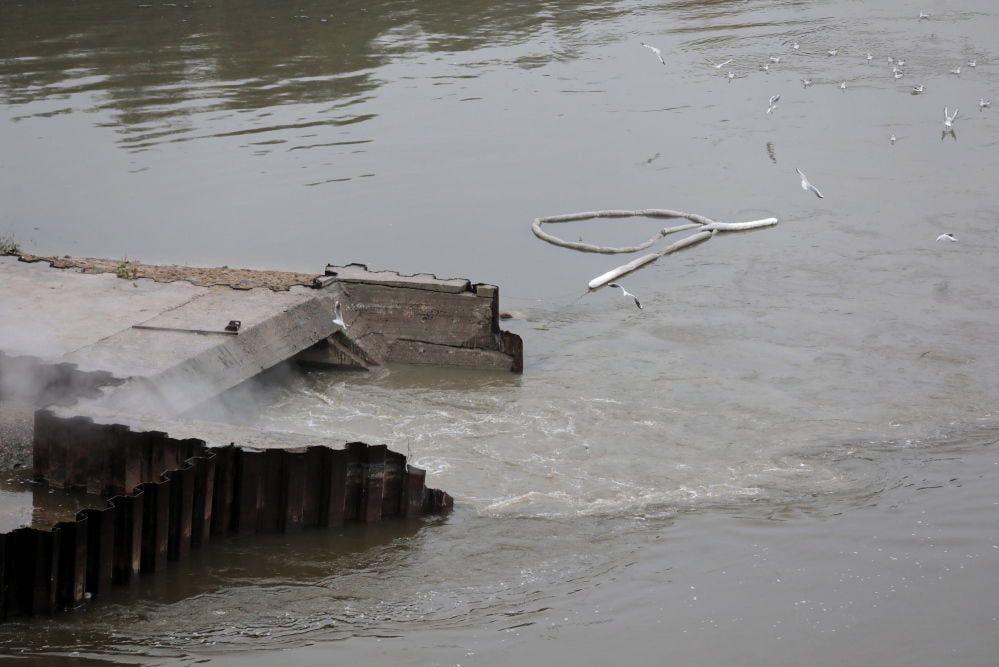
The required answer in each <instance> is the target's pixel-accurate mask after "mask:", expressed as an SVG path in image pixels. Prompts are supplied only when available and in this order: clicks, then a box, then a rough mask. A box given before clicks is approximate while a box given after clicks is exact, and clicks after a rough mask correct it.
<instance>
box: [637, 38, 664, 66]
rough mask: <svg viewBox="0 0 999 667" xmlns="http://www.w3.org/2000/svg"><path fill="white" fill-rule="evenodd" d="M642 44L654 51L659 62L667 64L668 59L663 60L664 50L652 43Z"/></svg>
mask: <svg viewBox="0 0 999 667" xmlns="http://www.w3.org/2000/svg"><path fill="white" fill-rule="evenodd" d="M642 46H644V47H645V48H647V49H648V50H649V51H652V53H654V54H656V58H659V62H661V63H662V64H663V65H665V64H666V61H665V60H663V52H662V50H661V49H657V48H656V47H654V46H652V45H651V44H646V43H645V42H642Z"/></svg>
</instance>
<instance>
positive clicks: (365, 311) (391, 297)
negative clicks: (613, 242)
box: [313, 264, 523, 373]
mask: <svg viewBox="0 0 999 667" xmlns="http://www.w3.org/2000/svg"><path fill="white" fill-rule="evenodd" d="M326 272H327V275H328V276H332V277H335V278H336V281H335V282H334V283H332V284H331V285H330V286H329V287H328V288H327V289H330V290H333V291H335V292H336V293H337V294H338V295H339V300H340V302H341V305H342V307H343V313H344V320H345V322H346V323H347V327H348V328H347V330H346V331H345V332H344V334H345V335H346V336H347V337H348V338H349V339H350V341H351V342H352V343H353V344H354V345H355V346H357V347H358V348H360V349H361V350H363V352H364V353H365V354H366V355H367V356H368V357H370V358H372V359H374V360H376V361H377V362H379V363H388V362H397V363H408V364H433V365H440V366H459V367H466V368H489V369H496V370H511V371H514V372H518V373H519V372H521V371H522V370H523V343H522V341H521V340H520V337H518V336H516V335H514V334H511V333H509V332H504V331H501V330H500V328H499V289H498V288H497V287H496V286H494V285H486V284H481V283H480V284H475V285H473V284H472V283H471V282H469V281H467V280H460V279H449V280H441V279H439V278H437V277H435V276H432V275H429V274H418V275H413V276H405V275H400V274H398V273H395V272H392V271H368V269H367V267H365V266H364V265H363V264H350V265H347V266H333V265H330V266H327V268H326ZM313 360H314V361H315V359H313Z"/></svg>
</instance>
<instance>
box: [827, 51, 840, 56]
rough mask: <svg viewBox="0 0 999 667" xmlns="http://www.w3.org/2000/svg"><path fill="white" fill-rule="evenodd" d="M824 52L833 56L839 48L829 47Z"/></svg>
mask: <svg viewBox="0 0 999 667" xmlns="http://www.w3.org/2000/svg"><path fill="white" fill-rule="evenodd" d="M826 53H828V54H829V55H831V56H834V55H836V54H837V53H839V49H829V50H828V51H826Z"/></svg>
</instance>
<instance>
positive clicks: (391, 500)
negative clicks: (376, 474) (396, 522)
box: [382, 449, 406, 519]
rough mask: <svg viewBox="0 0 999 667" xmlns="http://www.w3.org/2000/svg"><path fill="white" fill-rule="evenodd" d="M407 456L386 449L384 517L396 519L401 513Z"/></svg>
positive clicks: (383, 492)
mask: <svg viewBox="0 0 999 667" xmlns="http://www.w3.org/2000/svg"><path fill="white" fill-rule="evenodd" d="M405 468H406V457H405V456H403V455H402V454H399V453H398V452H393V451H392V450H389V449H386V451H385V479H384V485H383V487H382V518H383V519H394V518H395V517H397V516H399V514H400V513H401V506H402V480H403V475H404V473H405Z"/></svg>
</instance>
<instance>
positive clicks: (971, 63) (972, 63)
mask: <svg viewBox="0 0 999 667" xmlns="http://www.w3.org/2000/svg"><path fill="white" fill-rule="evenodd" d="M968 67H978V61H977V60H969V61H968Z"/></svg>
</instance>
